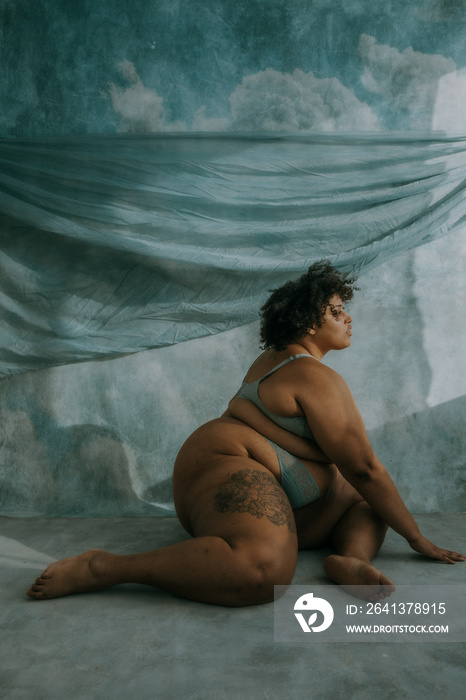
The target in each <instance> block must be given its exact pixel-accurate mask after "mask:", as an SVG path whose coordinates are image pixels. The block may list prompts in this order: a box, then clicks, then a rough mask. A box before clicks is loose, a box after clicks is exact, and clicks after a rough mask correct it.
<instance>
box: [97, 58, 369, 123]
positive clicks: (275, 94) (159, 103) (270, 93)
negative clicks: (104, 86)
mask: <svg viewBox="0 0 466 700" xmlns="http://www.w3.org/2000/svg"><path fill="white" fill-rule="evenodd" d="M119 70H120V73H121V75H122V77H123V79H124V80H125V81H126V82H127V83H129V86H127V87H124V88H123V87H120V86H118V85H115V84H114V83H112V84H111V85H110V96H111V98H112V103H113V108H114V109H115V111H116V112H117V113H118V114H119V115H120V116H121V119H122V123H121V128H122V130H123V131H132V132H137V133H142V132H153V131H180V130H187V128H188V127H187V125H186V123H185V122H170V121H169V120H168V119H167V115H166V113H165V109H164V104H163V98H162V97H160V95H158V94H157V92H155V91H154V90H150V89H149V88H146V87H145V86H144V84H143V83H142V81H141V79H140V77H139V76H138V74H137V72H136V69H135V67H134V65H133V64H132V63H131V62H130V61H123V62H122V63H120V64H119ZM230 107H231V112H230V114H228V115H224V116H218V117H206V113H205V107H201V108H200V109H199V110H198V111H197V112H196V113H195V114H194V116H193V121H192V124H191V129H192V130H193V131H212V132H215V131H223V132H224V131H290V132H296V131H311V130H313V131H351V130H357V131H374V130H377V129H378V128H379V126H378V122H377V117H376V116H375V114H374V113H373V112H372V110H371V109H370V107H369V106H368V105H367V104H365V103H364V102H361V101H360V100H358V99H357V97H356V96H355V94H354V92H353V91H352V90H349V89H348V88H347V87H345V86H344V85H343V84H342V83H341V82H340V81H339V80H337V79H336V78H323V79H320V78H316V77H315V76H314V74H313V73H304V72H303V71H302V70H299V69H296V70H295V71H294V72H293V73H280V72H279V71H276V70H274V69H272V68H268V69H267V70H264V71H260V72H258V73H254V74H252V75H249V76H247V77H245V78H244V79H243V81H242V82H241V84H240V85H238V86H237V88H236V89H235V90H234V92H233V93H232V95H231V96H230Z"/></svg>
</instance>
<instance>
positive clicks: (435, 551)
mask: <svg viewBox="0 0 466 700" xmlns="http://www.w3.org/2000/svg"><path fill="white" fill-rule="evenodd" d="M408 543H409V546H410V547H411V548H412V549H414V550H415V551H416V552H419V553H420V554H425V555H426V556H427V557H430V558H431V559H439V560H440V561H444V562H446V563H447V564H455V563H456V562H457V561H465V559H466V556H465V555H464V554H459V553H458V552H452V551H451V550H450V549H441V548H440V547H437V546H436V545H435V544H433V543H432V542H430V540H428V539H427V538H426V537H423V536H422V535H420V536H419V537H416V538H415V539H413V540H408Z"/></svg>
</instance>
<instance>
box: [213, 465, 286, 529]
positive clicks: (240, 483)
mask: <svg viewBox="0 0 466 700" xmlns="http://www.w3.org/2000/svg"><path fill="white" fill-rule="evenodd" d="M214 505H215V510H216V511H217V512H219V513H234V512H235V513H250V514H251V515H254V517H256V518H263V517H266V518H268V520H270V522H271V523H273V524H274V525H287V527H288V529H289V531H290V532H292V533H295V532H296V523H295V519H294V515H293V511H292V510H291V506H290V503H289V501H288V499H287V497H286V496H285V493H284V491H283V489H282V488H281V486H280V485H279V484H278V483H277V481H276V479H275V477H274V476H272V474H266V473H264V472H260V471H257V470H253V469H241V470H240V471H239V472H235V473H234V474H232V475H231V477H230V478H229V479H228V481H225V483H223V484H221V485H220V488H219V490H218V491H217V493H216V494H215V502H214Z"/></svg>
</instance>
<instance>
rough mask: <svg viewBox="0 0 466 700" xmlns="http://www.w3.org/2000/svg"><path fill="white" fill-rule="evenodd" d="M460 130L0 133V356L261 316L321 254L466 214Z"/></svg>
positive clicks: (13, 358)
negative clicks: (276, 293)
mask: <svg viewBox="0 0 466 700" xmlns="http://www.w3.org/2000/svg"><path fill="white" fill-rule="evenodd" d="M465 183H466V137H458V138H456V137H445V136H442V135H439V134H432V133H431V134H413V133H404V134H402V135H400V134H394V133H389V134H387V133H384V134H370V135H357V134H333V135H332V134H325V135H324V134H312V135H306V136H303V135H299V136H296V135H289V136H288V135H270V134H268V135H260V134H253V135H231V134H189V135H184V134H168V135H167V134H162V135H153V134H152V135H148V136H139V135H130V136H127V135H124V136H75V137H72V136H70V137H66V138H37V139H16V140H5V139H3V140H0V223H1V226H0V241H1V245H0V305H1V313H2V325H1V333H0V374H3V375H8V374H11V373H15V372H20V371H24V370H30V369H39V368H42V367H48V366H53V365H58V364H65V363H67V362H76V361H83V360H90V359H94V358H102V357H111V356H115V355H120V354H125V353H133V352H137V351H140V350H144V349H148V348H152V347H158V346H164V345H171V344H174V343H178V342H181V341H186V340H189V339H192V338H196V337H200V336H203V335H208V334H213V333H218V332H221V331H224V330H227V329H230V328H233V327H236V326H239V325H242V324H246V323H250V322H252V321H254V320H256V319H257V318H258V313H259V309H260V306H261V305H262V303H263V302H264V300H265V299H266V297H267V294H268V292H269V290H270V289H273V288H275V287H277V286H279V285H280V284H282V283H284V282H285V281H287V280H289V279H293V278H295V277H297V276H298V275H299V274H301V273H302V272H303V271H304V270H306V269H307V267H308V266H309V265H310V264H312V263H313V262H315V261H316V260H319V259H322V258H328V259H329V260H330V261H331V262H332V263H333V264H334V265H336V266H337V267H338V268H340V269H341V270H343V271H344V272H348V273H352V272H356V273H359V272H360V271H361V270H364V269H369V268H372V267H374V266H376V265H378V264H380V263H383V262H384V261H385V260H387V259H389V258H390V257H392V256H394V255H396V254H398V253H399V252H401V251H405V250H408V249H410V248H414V247H416V246H419V245H422V244H423V243H426V242H428V241H430V240H433V239H434V238H438V237H441V236H444V235H446V234H448V233H450V232H452V231H454V230H457V229H458V228H459V227H462V226H463V224H464V216H465V213H466V202H465V196H464V191H465Z"/></svg>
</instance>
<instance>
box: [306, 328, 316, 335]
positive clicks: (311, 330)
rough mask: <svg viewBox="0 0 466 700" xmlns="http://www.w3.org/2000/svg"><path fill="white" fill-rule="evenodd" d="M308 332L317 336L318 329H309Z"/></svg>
mask: <svg viewBox="0 0 466 700" xmlns="http://www.w3.org/2000/svg"><path fill="white" fill-rule="evenodd" d="M307 332H308V333H309V335H315V332H316V329H315V328H308V329H307Z"/></svg>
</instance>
